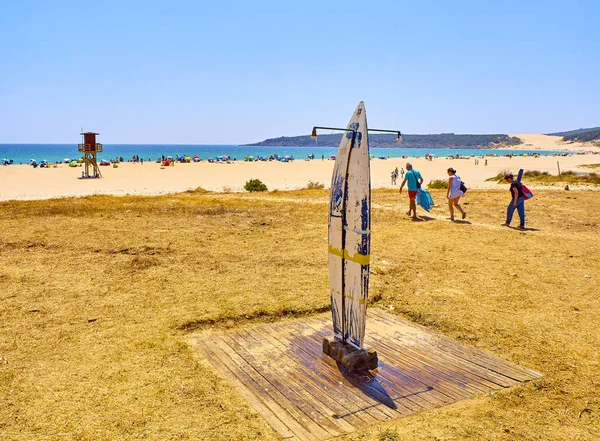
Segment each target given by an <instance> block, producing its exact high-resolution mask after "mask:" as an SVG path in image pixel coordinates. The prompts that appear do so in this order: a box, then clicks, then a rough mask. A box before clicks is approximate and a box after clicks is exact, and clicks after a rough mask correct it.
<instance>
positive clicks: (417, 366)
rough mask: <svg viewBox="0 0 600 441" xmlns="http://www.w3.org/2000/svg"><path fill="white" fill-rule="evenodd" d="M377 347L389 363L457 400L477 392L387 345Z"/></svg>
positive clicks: (469, 396)
mask: <svg viewBox="0 0 600 441" xmlns="http://www.w3.org/2000/svg"><path fill="white" fill-rule="evenodd" d="M377 349H378V351H377V352H378V354H380V355H382V356H383V357H387V359H388V363H389V364H394V365H395V366H397V367H398V370H400V371H402V372H404V373H405V374H406V375H408V376H410V377H412V378H414V379H415V380H416V381H418V382H419V383H422V384H425V385H427V386H431V387H432V388H434V389H437V390H439V391H440V392H443V393H444V394H445V395H448V396H449V397H452V398H453V399H454V400H455V401H457V400H461V399H465V398H471V397H473V396H475V393H473V392H469V391H466V390H464V388H463V387H461V386H462V385H461V384H456V383H455V382H453V381H452V379H451V378H450V379H449V378H448V377H447V376H445V375H443V374H441V373H439V372H436V371H435V370H432V369H431V368H428V367H427V366H425V365H424V364H422V363H418V362H415V361H413V360H410V359H405V358H402V357H398V356H397V354H396V353H394V352H393V351H391V350H389V349H388V348H387V347H378V348H377Z"/></svg>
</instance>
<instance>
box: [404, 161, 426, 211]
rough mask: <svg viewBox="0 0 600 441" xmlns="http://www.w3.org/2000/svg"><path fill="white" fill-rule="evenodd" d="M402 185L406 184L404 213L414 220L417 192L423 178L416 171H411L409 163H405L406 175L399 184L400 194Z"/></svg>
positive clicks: (411, 167)
mask: <svg viewBox="0 0 600 441" xmlns="http://www.w3.org/2000/svg"><path fill="white" fill-rule="evenodd" d="M404 184H408V185H407V187H408V207H409V208H408V211H407V212H406V214H407V215H408V216H411V213H412V218H413V219H416V218H417V200H416V199H417V192H418V191H419V188H421V185H422V184H423V177H422V176H421V173H419V172H418V171H417V170H413V166H412V164H411V163H410V162H407V163H406V175H405V177H404V180H403V181H402V184H400V193H402V189H403V188H404Z"/></svg>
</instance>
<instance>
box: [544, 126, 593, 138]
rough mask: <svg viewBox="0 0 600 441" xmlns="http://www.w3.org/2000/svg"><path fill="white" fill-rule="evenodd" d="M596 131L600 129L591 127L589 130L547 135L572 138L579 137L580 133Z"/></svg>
mask: <svg viewBox="0 0 600 441" xmlns="http://www.w3.org/2000/svg"><path fill="white" fill-rule="evenodd" d="M594 130H600V127H590V128H589V129H577V130H569V131H566V132H555V133H546V135H549V136H571V135H578V134H580V133H585V132H591V131H594Z"/></svg>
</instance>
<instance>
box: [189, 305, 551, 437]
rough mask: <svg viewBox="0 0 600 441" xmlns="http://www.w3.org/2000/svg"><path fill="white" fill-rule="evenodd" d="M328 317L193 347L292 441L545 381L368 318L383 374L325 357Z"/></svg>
mask: <svg viewBox="0 0 600 441" xmlns="http://www.w3.org/2000/svg"><path fill="white" fill-rule="evenodd" d="M325 336H331V315H330V314H320V315H318V316H314V317H308V318H303V319H298V320H294V321H289V322H283V323H280V324H267V325H259V326H253V327H249V328H245V329H241V330H240V329H238V330H234V331H230V332H222V333H211V334H201V335H197V336H195V337H194V338H193V345H194V347H195V348H197V349H198V350H199V351H200V353H201V354H202V355H203V356H204V357H205V358H206V359H208V360H209V362H210V363H211V364H212V365H213V366H214V367H215V369H216V370H217V371H218V372H220V373H221V374H222V375H223V376H224V377H225V378H226V379H227V380H229V381H230V382H231V383H232V384H233V385H235V386H236V387H237V388H238V389H239V391H240V392H241V393H242V395H243V396H244V397H245V398H246V399H247V400H248V402H249V403H250V404H251V405H252V406H253V407H254V408H255V409H256V410H257V411H258V412H259V413H260V414H261V415H262V416H263V417H264V418H265V420H266V421H267V422H268V423H269V424H270V425H271V426H272V427H273V428H274V429H275V430H276V431H277V432H279V433H280V434H281V435H282V436H283V438H284V439H286V440H326V439H331V438H335V437H337V436H340V435H343V434H345V433H350V432H352V431H354V430H356V429H358V428H360V427H363V426H366V425H368V424H373V423H377V422H378V421H386V420H390V419H394V418H399V417H402V416H405V415H409V414H411V413H413V412H418V411H420V410H423V409H431V408H434V407H440V406H444V405H446V404H450V403H454V402H456V401H459V400H464V399H467V398H470V397H473V396H475V395H478V394H485V393H488V392H490V391H493V390H496V389H501V388H504V387H510V386H512V385H514V384H517V383H519V382H523V381H528V380H531V379H533V378H537V377H540V376H541V374H539V373H537V372H535V371H532V370H529V369H525V368H522V367H520V366H517V365H515V364H513V363H509V362H507V361H504V360H502V359H500V358H498V357H495V356H493V355H490V354H487V353H486V352H483V351H481V350H478V349H475V348H473V347H470V346H466V345H463V344H461V343H458V342H457V341H455V340H452V339H450V338H447V337H445V336H443V335H440V334H437V333H434V332H432V331H430V330H428V329H426V328H424V327H421V326H419V325H416V324H414V323H411V322H409V321H406V320H403V319H401V318H399V317H396V316H393V315H391V314H388V313H386V312H384V311H382V310H380V309H377V308H370V309H369V318H368V320H367V337H366V340H365V341H366V344H367V345H368V346H371V347H372V348H374V349H375V350H376V351H377V353H378V355H379V368H378V369H377V371H376V372H361V373H355V374H349V373H347V372H343V371H341V370H340V368H339V367H338V366H337V364H336V363H335V362H334V361H333V360H332V359H331V358H329V357H327V356H325V355H324V354H323V353H322V348H321V340H322V338H323V337H325Z"/></svg>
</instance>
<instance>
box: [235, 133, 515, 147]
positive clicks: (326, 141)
mask: <svg viewBox="0 0 600 441" xmlns="http://www.w3.org/2000/svg"><path fill="white" fill-rule="evenodd" d="M341 137H342V135H341V134H334V135H331V134H327V135H325V134H324V135H319V138H318V141H317V143H316V145H318V146H321V147H337V146H338V145H339V143H340V139H341ZM402 138H403V142H402V143H401V144H398V143H397V142H396V135H381V134H373V135H369V146H370V147H379V148H382V147H383V148H398V147H401V148H429V149H442V148H452V147H456V148H463V149H476V148H493V147H500V146H511V145H518V144H521V139H519V138H517V137H515V136H513V137H510V136H508V135H498V134H496V135H456V134H454V133H441V134H439V135H402ZM246 145H249V146H286V147H312V146H314V145H315V140H314V139H312V138H311V137H310V136H308V135H305V136H281V137H279V138H270V139H265V140H264V141H261V142H257V143H253V144H246Z"/></svg>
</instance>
